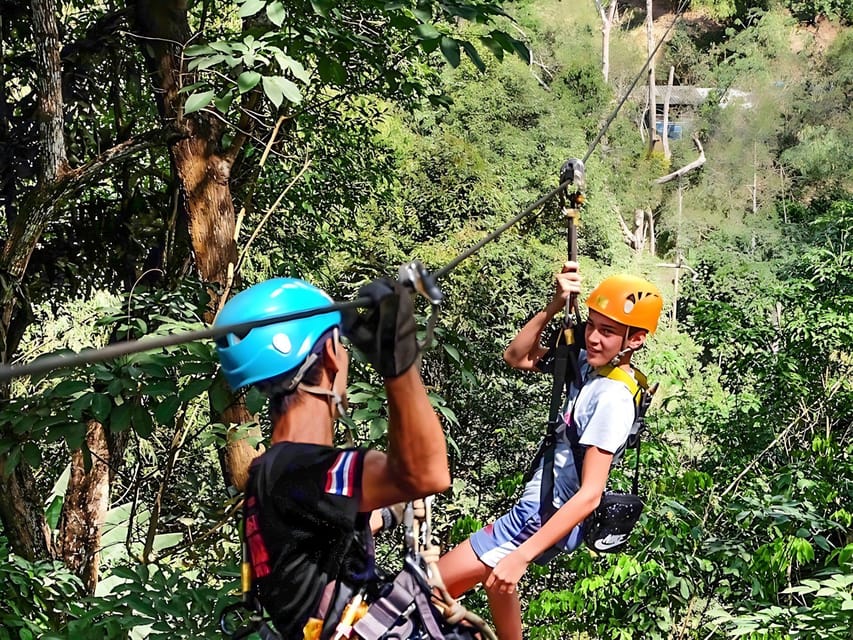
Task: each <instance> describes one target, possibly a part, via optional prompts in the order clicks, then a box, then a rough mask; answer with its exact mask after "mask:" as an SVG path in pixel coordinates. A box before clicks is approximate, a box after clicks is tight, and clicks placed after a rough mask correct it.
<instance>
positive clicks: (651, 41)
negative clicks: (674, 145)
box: [646, 0, 658, 154]
mask: <svg viewBox="0 0 853 640" xmlns="http://www.w3.org/2000/svg"><path fill="white" fill-rule="evenodd" d="M654 24H655V22H654V12H653V10H652V0H646V47H647V49H648V52H649V81H648V82H649V154H651V153H652V152H653V151H654V150H655V143H656V142H657V141H658V136H657V129H656V125H657V103H656V102H655V61H654V58H653V57H652V52H653V51H654V50H655V34H654Z"/></svg>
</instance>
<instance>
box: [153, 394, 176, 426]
mask: <svg viewBox="0 0 853 640" xmlns="http://www.w3.org/2000/svg"><path fill="white" fill-rule="evenodd" d="M180 406H181V399H180V398H179V397H178V396H168V397H166V398H164V399H163V401H162V402H161V403H160V404H158V405H157V406H156V407H154V419H155V420H156V421H157V422H158V423H159V424H172V423H173V422H174V421H175V415H177V413H178V409H179V408H180Z"/></svg>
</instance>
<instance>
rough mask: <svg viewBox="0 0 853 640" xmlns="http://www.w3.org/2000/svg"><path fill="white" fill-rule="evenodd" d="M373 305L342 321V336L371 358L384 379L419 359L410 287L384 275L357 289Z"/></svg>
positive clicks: (397, 374)
mask: <svg viewBox="0 0 853 640" xmlns="http://www.w3.org/2000/svg"><path fill="white" fill-rule="evenodd" d="M358 296H359V297H360V298H361V297H367V298H370V299H371V300H372V301H373V303H374V306H372V307H371V308H370V309H367V310H366V311H364V312H362V313H360V314H351V315H348V316H347V317H346V318H345V320H344V335H346V336H347V337H348V338H349V339H350V342H352V343H353V344H354V345H355V346H356V347H357V348H358V349H359V351H361V352H362V353H364V355H365V356H367V359H368V360H369V361H370V363H371V364H372V365H373V366H374V367H375V368H376V370H377V371H378V372H379V375H381V376H382V377H383V378H394V377H396V376H399V375H400V374H402V373H404V372H405V371H406V370H407V369H408V368H409V367H411V366H412V365H413V364H414V362H415V360H417V358H418V327H417V325H416V324H415V316H414V305H413V304H412V297H411V295H410V294H409V290H408V289H407V288H406V287H404V286H403V285H401V284H400V283H399V282H393V281H391V280H388V279H386V278H382V279H380V280H375V281H373V282H371V283H370V284H368V285H365V286H364V287H362V288H361V289H359V291H358Z"/></svg>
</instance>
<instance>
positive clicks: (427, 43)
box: [421, 38, 441, 53]
mask: <svg viewBox="0 0 853 640" xmlns="http://www.w3.org/2000/svg"><path fill="white" fill-rule="evenodd" d="M440 42H441V38H431V39H429V40H421V49H423V50H424V53H432V52H433V51H435V50H436V49H438V45H439V44H440Z"/></svg>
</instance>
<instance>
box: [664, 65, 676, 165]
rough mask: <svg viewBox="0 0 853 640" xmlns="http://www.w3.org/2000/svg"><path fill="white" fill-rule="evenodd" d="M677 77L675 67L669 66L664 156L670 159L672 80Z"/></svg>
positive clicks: (665, 104) (665, 106) (665, 109)
mask: <svg viewBox="0 0 853 640" xmlns="http://www.w3.org/2000/svg"><path fill="white" fill-rule="evenodd" d="M674 77H675V67H672V66H671V67H670V68H669V79H668V80H667V83H666V97H664V99H663V127H662V129H663V134H662V135H661V139H662V140H663V157H664V158H666V159H667V160H669V159H670V158H672V152H671V151H670V150H669V100H670V98H671V97H672V82H673V79H674Z"/></svg>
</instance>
